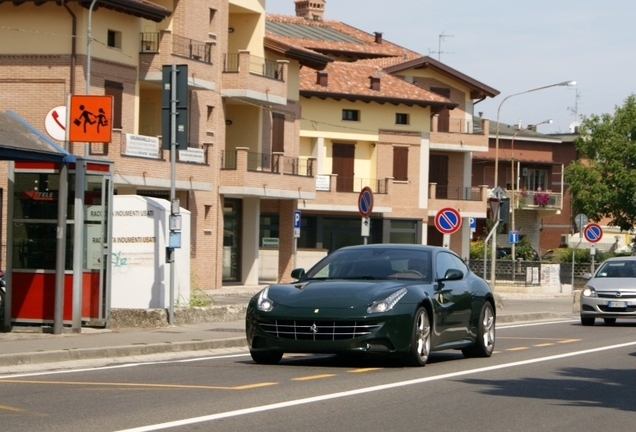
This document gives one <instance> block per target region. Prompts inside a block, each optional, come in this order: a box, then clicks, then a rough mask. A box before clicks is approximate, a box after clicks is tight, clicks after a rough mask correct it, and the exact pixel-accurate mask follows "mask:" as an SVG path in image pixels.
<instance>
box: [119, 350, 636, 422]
mask: <svg viewBox="0 0 636 432" xmlns="http://www.w3.org/2000/svg"><path fill="white" fill-rule="evenodd" d="M635 345H636V342H627V343H623V344H617V345H610V346H606V347H597V348H592V349H588V350H583V351H574V352H571V353H565V354H558V355H552V356H547V357H541V358H538V359H530V360H522V361H517V362H512V363H504V364H501V365H494V366H487V367H481V368H477V369H470V370H466V371H461V372H452V373H447V374H441V375H435V376H430V377H424V378H418V379H414V380H409V381H400V382H396V383H390V384H383V385H378V386H372V387H364V388H360V389H356V390H349V391H344V392H338V393H331V394H326V395H322V396H314V397H309V398H304V399H297V400H292V401H287V402H279V403H274V404H270V405H261V406H257V407H252V408H243V409H239V410H234V411H227V412H223V413H217V414H210V415H205V416H200V417H192V418H189V419H183V420H175V421H171V422H166V423H158V424H154V425H148V426H141V427H137V428H131V429H123V430H120V431H119V432H147V431H155V430H159V429H168V428H173V427H180V426H185V425H190V424H195V423H203V422H209V421H213V420H219V419H225V418H230V417H237V416H242V415H248V414H255V413H260V412H264V411H272V410H277V409H282V408H289V407H293V406H298V405H306V404H311V403H316V402H322V401H326V400H332V399H339V398H343V397H350V396H357V395H361V394H365V393H372V392H377V391H382V390H389V389H394V388H399V387H405V386H409V385H415V384H422V383H427V382H432V381H441V380H444V379H449V378H457V377H461V376H466V375H474V374H478V373H483V372H491V371H496V370H501V369H508V368H514V367H519V366H526V365H530V364H535V363H543V362H548V361H552V360H560V359H564V358H568V357H576V356H581V355H586V354H592V353H596V352H601V351H609V350H614V349H620V348H626V347H631V346H635Z"/></svg>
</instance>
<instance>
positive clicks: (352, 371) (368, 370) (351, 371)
mask: <svg viewBox="0 0 636 432" xmlns="http://www.w3.org/2000/svg"><path fill="white" fill-rule="evenodd" d="M382 369H384V368H360V369H353V370H350V371H347V372H349V373H364V372H372V371H376V370H382Z"/></svg>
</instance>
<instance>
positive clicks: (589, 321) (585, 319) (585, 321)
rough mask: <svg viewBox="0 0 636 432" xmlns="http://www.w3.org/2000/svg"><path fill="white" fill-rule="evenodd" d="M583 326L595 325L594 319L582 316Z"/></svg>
mask: <svg viewBox="0 0 636 432" xmlns="http://www.w3.org/2000/svg"><path fill="white" fill-rule="evenodd" d="M581 325H584V326H593V325H594V317H584V316H583V315H581Z"/></svg>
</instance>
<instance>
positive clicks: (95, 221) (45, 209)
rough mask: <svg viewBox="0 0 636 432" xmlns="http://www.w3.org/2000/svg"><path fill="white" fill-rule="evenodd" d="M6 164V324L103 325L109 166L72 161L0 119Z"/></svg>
mask: <svg viewBox="0 0 636 432" xmlns="http://www.w3.org/2000/svg"><path fill="white" fill-rule="evenodd" d="M0 159H2V160H6V161H8V188H7V189H8V190H7V192H8V193H7V218H6V221H7V222H6V239H7V243H6V244H7V248H6V267H7V268H6V280H7V292H6V302H5V311H4V312H5V313H4V323H1V324H3V325H2V326H1V327H4V329H5V330H10V329H11V328H12V326H14V325H25V324H26V325H29V324H30V325H45V326H48V325H51V324H53V329H54V331H53V332H54V333H60V332H61V329H62V327H63V326H64V325H66V326H70V327H71V328H72V329H73V330H75V331H78V332H79V331H81V326H82V324H83V323H90V324H91V325H104V326H107V325H108V319H109V315H110V254H111V252H110V251H111V235H110V233H111V231H110V229H111V228H110V226H111V219H112V211H110V207H111V203H112V196H113V186H112V177H113V164H112V161H109V160H106V159H99V158H87V157H81V156H76V155H73V154H71V153H69V152H67V151H66V150H65V149H63V148H61V147H59V146H57V145H56V144H55V143H54V142H53V141H51V140H49V139H48V138H47V137H46V136H45V135H43V134H42V133H41V132H40V131H38V130H37V129H35V128H33V127H32V126H31V125H29V124H28V123H27V122H26V121H24V120H23V119H21V118H20V117H19V116H17V115H16V114H15V113H12V112H10V111H9V112H5V113H2V112H0Z"/></svg>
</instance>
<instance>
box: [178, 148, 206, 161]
mask: <svg viewBox="0 0 636 432" xmlns="http://www.w3.org/2000/svg"><path fill="white" fill-rule="evenodd" d="M179 162H192V163H198V164H204V163H205V152H204V151H203V149H199V148H192V147H191V148H188V149H187V150H179Z"/></svg>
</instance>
